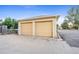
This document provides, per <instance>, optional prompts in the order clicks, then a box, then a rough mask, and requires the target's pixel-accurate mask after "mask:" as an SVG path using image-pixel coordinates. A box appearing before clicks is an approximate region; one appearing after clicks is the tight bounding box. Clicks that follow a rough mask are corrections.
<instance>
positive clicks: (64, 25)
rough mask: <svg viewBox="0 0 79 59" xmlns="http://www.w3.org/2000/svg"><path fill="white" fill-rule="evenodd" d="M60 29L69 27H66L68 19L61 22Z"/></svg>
mask: <svg viewBox="0 0 79 59" xmlns="http://www.w3.org/2000/svg"><path fill="white" fill-rule="evenodd" d="M61 27H62V29H69V27H68V21H67V20H64V22H63V23H62V24H61Z"/></svg>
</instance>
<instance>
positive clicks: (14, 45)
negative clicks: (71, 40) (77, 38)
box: [0, 34, 79, 54]
mask: <svg viewBox="0 0 79 59" xmlns="http://www.w3.org/2000/svg"><path fill="white" fill-rule="evenodd" d="M26 53H27V54H62V53H79V48H75V47H70V46H69V45H68V44H67V43H66V42H65V41H62V40H59V39H55V40H54V39H51V38H42V37H36V38H33V37H29V36H28V37H26V36H19V35H15V34H11V35H0V54H26Z"/></svg>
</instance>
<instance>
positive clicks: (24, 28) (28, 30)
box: [21, 22, 32, 35]
mask: <svg viewBox="0 0 79 59" xmlns="http://www.w3.org/2000/svg"><path fill="white" fill-rule="evenodd" d="M21 34H23V35H32V23H31V22H30V23H22V24H21Z"/></svg>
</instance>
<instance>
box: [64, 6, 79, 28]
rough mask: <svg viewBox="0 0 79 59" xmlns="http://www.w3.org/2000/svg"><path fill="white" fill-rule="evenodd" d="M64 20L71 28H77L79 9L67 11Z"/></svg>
mask: <svg viewBox="0 0 79 59" xmlns="http://www.w3.org/2000/svg"><path fill="white" fill-rule="evenodd" d="M65 18H66V19H67V20H68V22H71V23H72V24H73V26H76V28H77V27H78V28H79V7H74V8H71V9H70V10H69V11H68V15H67V16H65ZM73 28H75V27H73Z"/></svg>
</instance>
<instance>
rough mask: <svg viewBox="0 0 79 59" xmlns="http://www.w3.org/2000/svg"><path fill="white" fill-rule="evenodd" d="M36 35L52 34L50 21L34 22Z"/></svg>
mask: <svg viewBox="0 0 79 59" xmlns="http://www.w3.org/2000/svg"><path fill="white" fill-rule="evenodd" d="M35 24H36V36H52V32H51V31H52V26H51V25H52V22H51V21H44V22H36V23H35Z"/></svg>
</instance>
